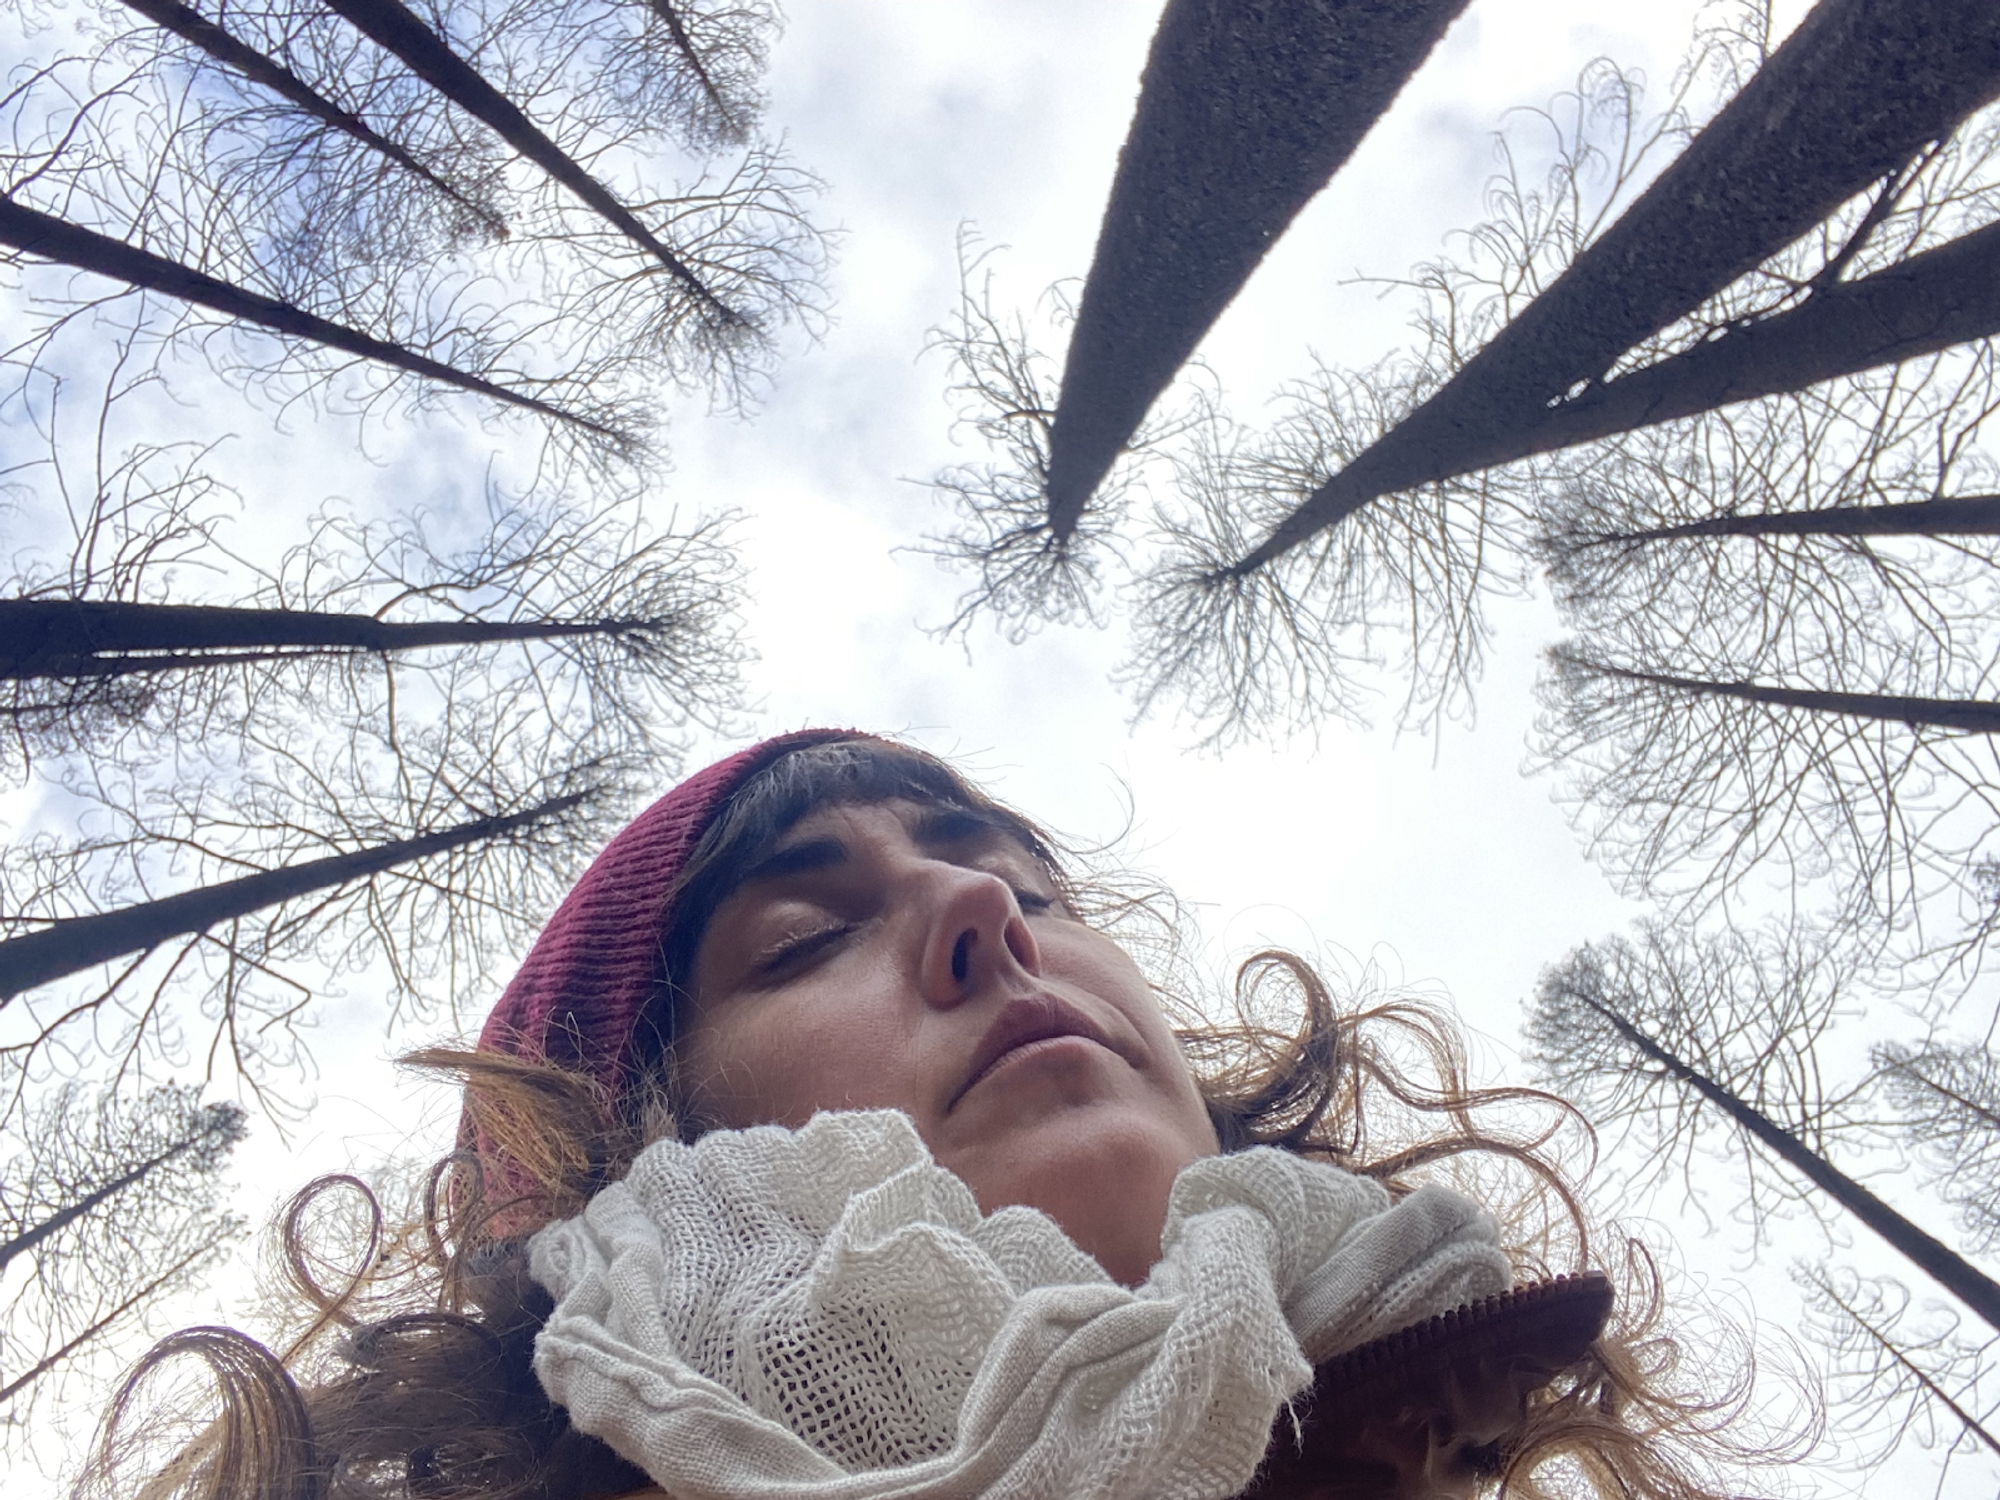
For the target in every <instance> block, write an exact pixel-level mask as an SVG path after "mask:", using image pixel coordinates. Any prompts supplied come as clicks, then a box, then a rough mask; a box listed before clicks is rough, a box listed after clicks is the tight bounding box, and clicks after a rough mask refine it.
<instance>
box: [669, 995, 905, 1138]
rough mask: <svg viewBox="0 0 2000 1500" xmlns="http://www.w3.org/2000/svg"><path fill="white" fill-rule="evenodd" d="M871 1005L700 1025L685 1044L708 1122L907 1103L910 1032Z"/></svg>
mask: <svg viewBox="0 0 2000 1500" xmlns="http://www.w3.org/2000/svg"><path fill="white" fill-rule="evenodd" d="M878 1019H879V1018H877V1017H874V1016H872V1015H871V1014H870V1012H869V1011H868V1009H867V1008H865V1007H856V1006H852V1005H850V1006H846V1007H841V1008H839V1009H837V1010H834V1011H833V1012H832V1013H831V1014H829V1011H828V1008H826V1007H814V1006H808V1005H772V1006H765V1007H759V1008H756V1009H749V1010H744V1011H740V1012H733V1013H731V1014H729V1015H726V1016H723V1017H720V1018H718V1019H717V1020H716V1021H713V1022H710V1023H707V1024H704V1025H701V1026H699V1027H697V1028H696V1029H695V1030H694V1031H693V1032H692V1033H690V1034H689V1035H688V1037H687V1039H686V1041H685V1043H684V1045H683V1047H682V1051H681V1060H680V1065H679V1081H680V1085H681V1088H682V1090H683V1091H684V1093H685V1094H686V1096H687V1097H688V1098H689V1099H690V1100H691V1101H692V1103H693V1105H694V1109H695V1113H696V1115H697V1116H698V1117H699V1118H700V1119H701V1120H703V1121H704V1122H705V1123H707V1124H710V1125H719V1126H723V1127H727V1128H733V1129H740V1128H743V1127H746V1126H750V1125H790V1126H799V1125H803V1124H804V1123H805V1122H806V1121H807V1120H808V1119H810V1118H811V1117H812V1115H813V1114H814V1112H815V1111H817V1110H822V1109H869V1108H876V1107H881V1106H887V1105H896V1106H901V1107H907V1106H908V1102H909V1101H907V1100H906V1099H905V1098H903V1097H902V1094H903V1093H904V1092H905V1091H904V1090H902V1089H900V1088H899V1086H898V1085H899V1080H900V1076H901V1074H902V1073H903V1072H904V1071H906V1069H905V1068H904V1066H903V1064H904V1063H905V1061H906V1052H907V1048H908V1045H909V1042H908V1038H907V1037H901V1036H897V1035H894V1034H892V1033H891V1032H890V1031H888V1030H887V1029H885V1028H884V1027H883V1026H881V1025H879V1024H876V1022H877V1020H878Z"/></svg>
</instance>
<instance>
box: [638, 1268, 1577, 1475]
mask: <svg viewBox="0 0 2000 1500" xmlns="http://www.w3.org/2000/svg"><path fill="white" fill-rule="evenodd" d="M1610 1315H1611V1283H1610V1282H1609V1281H1608V1280H1606V1279H1605V1277H1604V1276H1603V1275H1602V1274H1601V1273H1599V1272H1596V1271H1586V1272H1584V1273H1583V1274H1582V1275H1580V1276H1559V1277H1557V1278H1556V1279H1555V1280H1553V1281H1544V1282H1539V1283H1537V1284H1535V1285H1533V1286H1527V1287H1521V1288H1519V1289H1518V1290H1515V1291H1512V1292H1509V1293H1507V1294H1506V1295H1505V1296H1500V1297H1489V1298H1488V1299H1487V1300H1486V1301H1484V1302H1479V1303H1475V1304H1473V1305H1472V1306H1470V1307H1461V1308H1458V1309H1456V1310H1454V1311H1452V1312H1448V1313H1445V1314H1443V1315H1442V1316H1441V1317H1436V1318H1432V1319H1430V1320H1429V1321H1427V1322H1423V1323H1418V1324H1415V1325H1414V1326H1412V1327H1409V1328H1405V1329H1403V1330H1401V1331H1400V1332H1397V1333H1392V1334H1390V1335H1389V1336H1388V1337H1386V1338H1380V1339H1376V1340H1375V1341H1374V1342H1373V1343H1369V1344H1363V1345H1362V1346H1361V1347H1360V1348H1358V1349H1350V1350H1349V1351H1348V1352H1347V1353H1345V1354H1339V1355H1336V1356H1334V1357H1333V1358H1332V1359H1330V1360H1328V1361H1326V1363H1324V1364H1322V1365H1321V1366H1320V1367H1319V1368H1318V1370H1317V1371H1315V1373H1314V1379H1313V1387H1312V1390H1311V1391H1309V1392H1307V1393H1306V1394H1305V1395H1304V1396H1303V1397H1301V1398H1300V1400H1299V1402H1298V1403H1297V1406H1296V1413H1297V1418H1296V1421H1295V1420H1294V1417H1293V1414H1292V1413H1289V1412H1280V1413H1278V1421H1277V1425H1276V1427H1275V1428H1274V1429H1273V1431H1272V1434H1271V1446H1270V1448H1269V1450H1268V1451H1267V1452H1266V1454H1265V1458H1264V1467H1263V1468H1262V1469H1261V1470H1259V1471H1258V1474H1257V1478H1256V1479H1255V1481H1253V1482H1252V1484H1251V1486H1250V1488H1249V1489H1247V1490H1245V1491H1244V1492H1243V1494H1242V1495H1241V1496H1240V1497H1239V1500H1450V1497H1459V1496H1467V1495H1470V1494H1472V1493H1473V1491H1474V1490H1475V1489H1477V1487H1478V1485H1479V1481H1480V1480H1481V1479H1482V1478H1485V1477H1488V1476H1490V1475H1492V1474H1494V1473H1497V1472H1498V1470H1499V1468H1500V1465H1501V1463H1502V1461H1503V1458H1504V1455H1505V1450H1506V1446H1507V1443H1508V1440H1509V1438H1510V1437H1511V1436H1512V1435H1513V1434H1514V1433H1515V1432H1517V1431H1518V1430H1519V1428H1520V1425H1521V1419H1522V1414H1523V1412H1524V1410H1525V1408H1526V1404H1527V1399H1528V1397H1529V1395H1531V1394H1532V1393H1533V1392H1535V1391H1537V1390H1540V1389H1541V1388H1542V1387H1543V1386H1545V1385H1547V1384H1548V1383H1549V1382H1550V1381H1551V1380H1553V1379H1554V1378H1555V1377H1556V1376H1557V1375H1558V1374H1560V1373H1561V1372H1562V1371H1563V1370H1564V1369H1566V1368H1568V1367H1569V1366H1571V1365H1573V1364H1575V1363H1576V1362H1577V1361H1578V1360H1579V1359H1581V1358H1583V1356H1584V1355H1585V1353H1586V1352H1587V1351H1588V1350H1589V1348H1590V1345H1591V1342H1592V1341H1593V1340H1594V1339H1595V1338H1596V1337H1597V1335H1598V1334H1599V1333H1600V1332H1601V1331H1602V1330H1603V1328H1604V1323H1605V1320H1606V1319H1607V1318H1608V1317H1609V1316H1610ZM619 1500H672V1497H671V1496H670V1495H668V1494H667V1492H666V1491H665V1490H662V1489H660V1488H658V1487H657V1486H652V1487H648V1488H646V1489H642V1490H634V1491H632V1492H631V1493H629V1494H627V1495H623V1496H620V1497H619Z"/></svg>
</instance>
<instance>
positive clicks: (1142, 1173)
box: [939, 1098, 1217, 1286]
mask: <svg viewBox="0 0 2000 1500" xmlns="http://www.w3.org/2000/svg"><path fill="white" fill-rule="evenodd" d="M1216 1149H1217V1148H1216V1144H1215V1137H1214V1133H1213V1131H1212V1130H1211V1129H1209V1127H1208V1119H1207V1115H1206V1113H1205V1112H1204V1113H1203V1115H1202V1117H1201V1129H1200V1131H1192V1130H1190V1129H1189V1128H1188V1126H1187V1124H1186V1123H1185V1122H1180V1121H1177V1120H1173V1119H1168V1118H1163V1116H1162V1114H1161V1112H1160V1111H1159V1110H1158V1109H1157V1108H1156V1109H1152V1110H1146V1109H1141V1108H1139V1107H1136V1106H1135V1105H1134V1104H1132V1103H1131V1102H1130V1101H1126V1100H1119V1099H1102V1098H1099V1099H1096V1100H1092V1101H1089V1102H1087V1103H1077V1104H1072V1105H1070V1106H1069V1107H1058V1108H1054V1109H1048V1108H1044V1109H1042V1110H1041V1111H1039V1112H1036V1113H1033V1114H1024V1115H1023V1116H1022V1117H1021V1118H1019V1119H1018V1121H1017V1122H1016V1125H1015V1128H1014V1129H1012V1130H1008V1131H1006V1132H1004V1133H1001V1134H1000V1135H998V1136H997V1137H995V1136H987V1137H986V1138H984V1139H982V1140H981V1141H979V1142H977V1143H976V1144H974V1145H972V1146H969V1147H967V1148H965V1149H963V1150H961V1151H957V1152H952V1153H950V1154H949V1156H940V1157H939V1161H940V1163H941V1164H942V1165H944V1166H946V1167H948V1168H950V1169H951V1170H952V1171H954V1172H956V1173H957V1174H958V1175H959V1176H960V1177H962V1178H964V1179H965V1182H966V1184H967V1185H968V1186H969V1187H971V1189H972V1191H973V1195H974V1197H976V1198H977V1199H978V1200H979V1207H980V1209H981V1211H983V1212H985V1213H992V1212H993V1211H994V1210H995V1209H998V1208H1004V1207H1007V1206H1009V1205H1013V1204H1020V1205H1024V1206H1026V1207H1028V1208H1037V1209H1040V1210H1041V1211H1042V1212H1043V1213H1045V1214H1047V1215H1048V1216H1049V1217H1050V1218H1052V1219H1054V1220H1055V1221H1056V1223H1057V1224H1058V1225H1060V1226H1061V1228H1062V1230H1063V1232H1064V1233H1065V1234H1067V1235H1068V1236H1069V1237H1070V1238H1071V1239H1072V1240H1074V1241H1075V1242H1076V1244H1077V1245H1078V1247H1079V1248H1081V1249H1082V1250H1084V1251H1085V1252H1087V1253H1088V1254H1090V1255H1092V1256H1094V1257H1095V1258H1096V1259H1097V1261H1098V1263H1099V1264H1100V1265H1102V1266H1103V1267H1104V1269H1105V1270H1107V1271H1109V1272H1110V1273H1111V1275H1112V1276H1113V1277H1114V1278H1115V1279H1116V1280H1118V1281H1121V1282H1123V1283H1125V1284H1126V1285H1128V1286H1133V1285H1137V1284H1138V1283H1139V1282H1141V1281H1144V1280H1145V1279H1146V1273H1147V1272H1148V1271H1150V1270H1151V1269H1152V1266H1153V1263H1154V1262H1155V1261H1156V1260H1158V1259H1159V1254H1160V1230H1161V1227H1162V1226H1163V1225H1164V1224H1165V1223H1166V1218H1167V1197H1168V1194H1169V1193H1170V1192H1171V1191H1172V1189H1173V1184H1174V1178H1175V1177H1176V1176H1177V1175H1178V1174H1179V1172H1180V1170H1181V1168H1182V1167H1184V1166H1186V1165H1187V1164H1188V1163H1189V1162H1191V1161H1194V1160H1195V1159H1196V1158H1198V1157H1202V1156H1212V1155H1214V1154H1215V1152H1216Z"/></svg>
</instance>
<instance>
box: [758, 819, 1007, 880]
mask: <svg viewBox="0 0 2000 1500" xmlns="http://www.w3.org/2000/svg"><path fill="white" fill-rule="evenodd" d="M980 834H998V835H1000V836H1001V837H1003V838H1007V839H1010V840H1012V841H1013V842H1015V843H1020V844H1022V847H1024V848H1027V845H1026V844H1025V843H1023V841H1022V839H1021V836H1020V834H1019V833H1017V832H1016V831H1015V830H1014V829H1012V828H1010V827H1009V826H1008V825H1007V824H1005V823H1003V822H1002V821H1001V820H1000V819H998V818H995V817H992V816H989V815H987V814H984V813H980V812H977V811H974V810H973V809H972V808H968V807H924V808H919V809H918V810H917V813H916V816H915V817H913V818H912V819H911V821H910V837H911V838H912V839H914V840H915V841H916V842H917V843H918V844H920V845H935V844H956V843H961V842H963V841H964V840H966V839H969V838H973V837H975V836H977V835H980ZM1028 853H1029V855H1030V856H1031V857H1032V856H1033V855H1034V851H1033V849H1031V848H1030V849H1028ZM846 862H847V846H846V845H845V844H843V843H841V842H840V840H839V839H836V838H817V839H806V840H804V841H802V842H800V843H796V844H788V845H786V846H785V847H784V848H782V849H779V850H777V851H775V852H774V853H771V854H767V855H765V856H764V858H762V859H760V860H758V861H757V863H756V864H754V865H752V866H751V867H750V868H749V869H747V870H745V871H744V872H743V875H742V878H741V879H740V880H738V881H737V882H736V883H735V885H734V887H732V889H733V890H742V889H743V888H744V887H746V886H751V885H756V884H758V883H759V882H761V881H766V880H782V879H784V878H785V877H786V876H788V875H810V874H813V873H815V872H817V871H820V870H829V869H832V868H834V867H835V866H837V865H842V864H845V863H846ZM1036 862H1037V863H1038V864H1039V863H1040V861H1039V860H1037V861H1036Z"/></svg>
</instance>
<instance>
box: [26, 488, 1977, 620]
mask: <svg viewBox="0 0 2000 1500" xmlns="http://www.w3.org/2000/svg"><path fill="white" fill-rule="evenodd" d="M1702 536H2000V495H1957V496H1954V497H1952V498H1951V499H1949V500H1918V501H1913V502H1911V503H1909V504H1906V505H1829V506H1827V507H1826V508H1825V509H1824V510H1781V511H1766V512H1760V513H1758V514H1754V515H1743V514H1735V515H1727V516H1709V517H1708V518H1707V519H1705V520H1701V521H1688V522H1686V523H1684V524H1682V525H1679V526H1655V527H1651V528H1649V529H1647V530H1645V531H1617V532H1612V533H1610V534H1608V535H1605V536H1599V537H1592V538H1591V539H1590V540H1589V541H1587V542H1584V543H1583V544H1582V545H1583V546H1586V547H1612V546H1624V545H1630V544H1632V543H1637V542H1670V541H1676V540H1678V539H1680V538H1682V537H1702ZM0 607H3V606H0ZM0 619H4V616H0Z"/></svg>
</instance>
